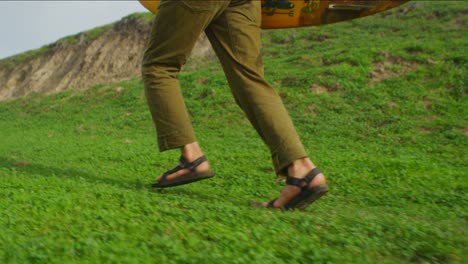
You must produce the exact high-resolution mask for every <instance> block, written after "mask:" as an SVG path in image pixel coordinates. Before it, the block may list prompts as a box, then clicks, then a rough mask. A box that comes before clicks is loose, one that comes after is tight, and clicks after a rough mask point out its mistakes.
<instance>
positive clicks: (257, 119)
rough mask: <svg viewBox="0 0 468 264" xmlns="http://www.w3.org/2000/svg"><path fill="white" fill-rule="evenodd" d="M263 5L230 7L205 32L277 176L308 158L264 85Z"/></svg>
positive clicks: (282, 109) (275, 96)
mask: <svg viewBox="0 0 468 264" xmlns="http://www.w3.org/2000/svg"><path fill="white" fill-rule="evenodd" d="M260 23H261V7H260V1H249V2H247V3H245V4H243V5H239V6H231V7H228V8H227V9H226V10H225V11H224V13H223V14H222V15H221V16H219V17H218V18H217V19H216V20H214V21H213V22H212V23H211V24H210V25H209V26H208V28H207V29H206V30H205V32H206V34H207V36H208V38H209V40H210V42H211V44H212V46H213V48H214V50H215V52H216V54H217V55H218V57H219V59H220V61H221V64H222V66H223V69H224V72H225V74H226V77H227V79H228V82H229V86H230V87H231V91H232V93H233V95H234V97H235V99H236V102H237V103H238V104H239V106H240V107H241V108H242V109H243V111H244V112H245V114H246V115H247V117H248V119H249V120H250V122H251V123H252V125H253V126H254V127H255V129H256V130H257V132H258V134H259V135H260V136H261V137H262V139H263V140H264V142H265V143H266V144H267V146H268V147H269V149H270V152H271V155H272V160H273V164H274V166H275V169H276V172H277V173H278V174H281V173H282V170H283V169H285V168H286V167H287V166H288V165H289V164H290V163H291V162H292V161H294V160H296V159H299V158H303V157H306V156H307V153H306V151H305V149H304V147H303V145H302V143H301V142H300V140H299V137H298V135H297V132H296V130H295V128H294V125H293V123H292V121H291V118H290V116H289V114H288V113H287V110H286V109H285V107H284V105H283V102H282V101H281V98H280V97H279V95H278V94H277V93H276V91H275V90H274V89H273V88H272V87H271V86H270V85H269V84H268V83H267V82H266V81H265V79H264V73H263V62H262V58H261V29H260Z"/></svg>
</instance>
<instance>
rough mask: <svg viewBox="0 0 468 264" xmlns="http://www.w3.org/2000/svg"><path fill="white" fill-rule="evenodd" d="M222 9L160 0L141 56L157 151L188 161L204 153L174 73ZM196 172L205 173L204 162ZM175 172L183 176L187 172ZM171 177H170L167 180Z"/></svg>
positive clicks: (215, 4)
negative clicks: (176, 152) (174, 153)
mask: <svg viewBox="0 0 468 264" xmlns="http://www.w3.org/2000/svg"><path fill="white" fill-rule="evenodd" d="M221 7H222V5H221V4H220V2H219V1H191V0H162V1H161V4H160V6H159V8H158V12H157V15H156V17H155V19H154V23H153V27H152V32H151V35H150V39H149V42H148V45H147V49H146V51H145V53H144V57H143V63H142V75H143V80H144V84H145V94H146V98H147V102H148V105H149V108H150V112H151V115H152V118H153V121H154V123H155V126H156V130H157V135H158V143H159V149H160V150H161V151H166V150H170V149H175V148H181V150H182V156H183V157H185V159H186V160H187V161H189V162H191V161H193V160H195V159H197V158H199V157H200V156H202V155H203V153H202V152H201V149H200V147H199V146H198V144H197V143H196V138H195V135H194V132H193V129H192V125H191V121H190V118H189V114H188V112H187V109H186V106H185V103H184V100H183V97H182V92H181V89H180V85H179V82H178V80H177V74H178V73H179V71H180V70H181V67H182V66H183V65H184V64H185V62H186V60H187V58H188V57H189V55H190V53H191V51H192V49H193V47H194V45H195V42H196V41H197V39H198V37H199V36H200V34H202V33H203V31H204V29H205V28H206V27H207V26H208V25H209V23H210V21H211V20H212V19H213V18H214V17H215V16H216V15H217V14H219V12H220V9H221ZM198 169H199V170H207V169H208V164H207V162H204V163H203V164H201V165H200V166H198V167H197V170H198ZM178 173H180V174H183V173H186V170H182V171H179V172H178ZM178 175H179V174H177V175H175V176H178ZM175 176H174V177H175ZM171 177H173V175H170V176H169V177H168V179H171Z"/></svg>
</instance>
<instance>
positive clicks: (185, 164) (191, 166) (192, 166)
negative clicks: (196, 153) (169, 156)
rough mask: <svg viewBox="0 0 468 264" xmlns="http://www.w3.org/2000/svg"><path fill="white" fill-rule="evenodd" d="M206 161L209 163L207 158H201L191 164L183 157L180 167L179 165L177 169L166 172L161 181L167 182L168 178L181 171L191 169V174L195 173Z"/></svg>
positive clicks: (180, 160)
mask: <svg viewBox="0 0 468 264" xmlns="http://www.w3.org/2000/svg"><path fill="white" fill-rule="evenodd" d="M205 161H207V159H206V157H205V156H201V157H200V158H198V159H196V160H194V161H193V162H189V161H187V160H186V159H185V158H184V157H183V156H181V157H180V159H179V165H177V166H176V167H175V168H173V169H171V170H168V171H166V172H165V173H164V174H163V175H162V178H161V181H165V180H166V178H167V176H169V175H171V174H173V173H175V172H178V171H180V170H185V169H189V170H190V171H191V172H194V171H195V169H196V168H197V167H198V166H199V165H200V164H202V163H203V162H205Z"/></svg>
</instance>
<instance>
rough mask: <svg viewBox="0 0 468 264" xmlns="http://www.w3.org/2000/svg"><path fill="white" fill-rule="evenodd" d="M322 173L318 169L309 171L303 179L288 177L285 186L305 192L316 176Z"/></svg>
mask: <svg viewBox="0 0 468 264" xmlns="http://www.w3.org/2000/svg"><path fill="white" fill-rule="evenodd" d="M320 173H322V172H321V171H320V170H319V169H318V168H315V169H313V170H311V171H310V172H309V173H308V174H307V175H306V176H305V177H304V178H302V179H299V178H294V177H291V176H288V177H287V179H286V184H287V185H293V186H296V187H299V188H301V190H302V191H304V190H306V189H307V188H308V187H309V184H310V182H311V181H312V180H313V179H314V178H315V176H317V175H318V174H320Z"/></svg>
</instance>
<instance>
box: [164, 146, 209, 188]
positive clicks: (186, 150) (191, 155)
mask: <svg viewBox="0 0 468 264" xmlns="http://www.w3.org/2000/svg"><path fill="white" fill-rule="evenodd" d="M182 156H183V157H184V158H185V159H186V160H187V161H188V162H193V161H195V160H197V159H198V158H200V157H201V156H203V152H202V151H201V148H200V146H199V145H198V143H197V142H194V143H191V144H188V145H185V146H184V147H183V148H182ZM209 170H210V164H209V163H208V161H205V162H203V163H201V164H200V165H198V166H197V167H196V168H195V171H196V172H206V171H209ZM189 172H190V170H188V169H184V170H180V171H177V172H174V173H172V174H169V175H168V176H167V178H166V179H167V180H173V179H175V178H177V177H180V176H183V175H185V174H187V173H189ZM161 178H162V175H161V176H159V177H158V178H157V179H156V181H158V182H159V181H160V180H161Z"/></svg>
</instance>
